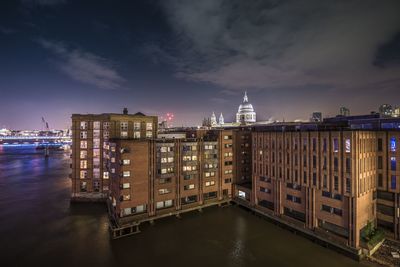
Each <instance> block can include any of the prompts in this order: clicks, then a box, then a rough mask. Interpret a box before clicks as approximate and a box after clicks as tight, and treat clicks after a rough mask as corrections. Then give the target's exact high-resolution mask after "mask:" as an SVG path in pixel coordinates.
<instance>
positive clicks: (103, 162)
mask: <svg viewBox="0 0 400 267" xmlns="http://www.w3.org/2000/svg"><path fill="white" fill-rule="evenodd" d="M124 113H125V114H124ZM124 113H122V114H114V113H113V114H111V113H107V114H85V115H84V114H73V115H72V154H71V159H72V161H71V170H72V172H71V175H70V177H71V180H72V198H71V199H72V200H73V201H75V200H76V201H86V200H88V201H96V200H104V199H106V198H107V196H108V194H109V192H110V173H109V171H108V170H107V160H108V158H109V140H110V138H121V139H127V138H132V139H138V140H141V139H152V138H154V137H155V136H156V135H157V117H156V116H145V115H144V114H142V113H136V114H128V113H127V111H125V112H124Z"/></svg>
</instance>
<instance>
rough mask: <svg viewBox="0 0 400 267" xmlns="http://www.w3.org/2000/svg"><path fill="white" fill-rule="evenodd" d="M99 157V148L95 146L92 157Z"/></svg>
mask: <svg viewBox="0 0 400 267" xmlns="http://www.w3.org/2000/svg"><path fill="white" fill-rule="evenodd" d="M99 157H100V149H99V148H95V149H93V158H99Z"/></svg>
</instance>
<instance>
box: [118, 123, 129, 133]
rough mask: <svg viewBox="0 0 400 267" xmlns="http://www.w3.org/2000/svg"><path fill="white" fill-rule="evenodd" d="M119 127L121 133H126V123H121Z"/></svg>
mask: <svg viewBox="0 0 400 267" xmlns="http://www.w3.org/2000/svg"><path fill="white" fill-rule="evenodd" d="M120 127H121V131H127V130H128V122H121V123H120Z"/></svg>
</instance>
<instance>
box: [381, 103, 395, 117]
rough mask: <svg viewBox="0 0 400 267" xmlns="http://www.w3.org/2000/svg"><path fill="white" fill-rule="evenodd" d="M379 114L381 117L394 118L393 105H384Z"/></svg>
mask: <svg viewBox="0 0 400 267" xmlns="http://www.w3.org/2000/svg"><path fill="white" fill-rule="evenodd" d="M379 114H381V116H392V115H393V108H392V105H389V104H383V105H381V106H380V107H379Z"/></svg>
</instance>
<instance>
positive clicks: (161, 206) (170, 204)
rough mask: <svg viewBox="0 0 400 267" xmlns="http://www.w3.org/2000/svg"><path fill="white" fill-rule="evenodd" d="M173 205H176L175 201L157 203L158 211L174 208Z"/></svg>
mask: <svg viewBox="0 0 400 267" xmlns="http://www.w3.org/2000/svg"><path fill="white" fill-rule="evenodd" d="M173 203H174V202H173V200H165V201H160V202H157V203H156V209H163V208H168V207H172V205H173Z"/></svg>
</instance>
